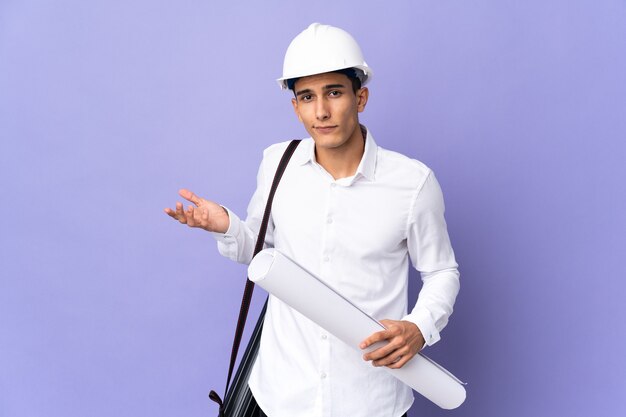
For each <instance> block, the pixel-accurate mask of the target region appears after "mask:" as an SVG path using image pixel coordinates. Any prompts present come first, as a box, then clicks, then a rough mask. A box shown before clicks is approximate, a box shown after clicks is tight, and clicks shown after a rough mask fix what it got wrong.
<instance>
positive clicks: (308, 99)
mask: <svg viewBox="0 0 626 417" xmlns="http://www.w3.org/2000/svg"><path fill="white" fill-rule="evenodd" d="M294 91H295V94H296V98H294V99H292V104H293V108H294V110H295V112H296V115H297V116H298V119H299V120H300V121H301V122H302V123H303V124H304V127H305V129H306V130H307V132H309V134H310V135H311V137H312V138H313V140H314V141H315V146H316V148H317V149H318V150H320V148H322V149H328V150H338V149H342V148H346V147H350V146H351V145H353V144H354V143H355V141H357V140H362V135H361V131H360V127H359V118H358V113H360V112H362V111H363V110H365V105H366V104H367V98H368V94H369V92H368V90H367V88H361V89H360V90H358V91H357V92H356V94H355V93H354V92H353V90H352V83H351V82H350V79H349V78H348V77H347V76H346V75H345V74H338V73H333V72H329V73H324V74H317V75H311V76H309V77H303V78H300V79H299V80H298V81H296V83H295V86H294Z"/></svg>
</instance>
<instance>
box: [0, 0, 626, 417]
mask: <svg viewBox="0 0 626 417" xmlns="http://www.w3.org/2000/svg"><path fill="white" fill-rule="evenodd" d="M313 21H322V22H324V23H330V24H334V25H337V26H341V27H344V28H345V29H347V30H348V31H350V32H351V33H352V34H353V35H354V36H355V37H356V38H357V40H358V41H359V42H360V43H361V45H362V47H363V50H364V52H365V54H366V57H367V60H368V63H369V64H370V65H371V66H372V67H373V68H374V70H375V71H376V76H375V78H374V80H373V82H372V84H371V97H370V103H369V105H368V108H367V110H366V112H365V113H364V114H363V116H362V119H361V120H362V122H363V123H365V124H366V125H367V126H368V127H369V128H370V129H371V130H372V132H373V134H374V136H375V137H376V140H377V141H378V142H379V144H380V145H382V146H384V147H386V148H390V149H394V150H397V151H400V152H403V153H405V154H408V155H410V156H412V157H414V158H417V159H420V160H422V161H423V162H425V163H427V164H428V165H430V166H431V167H432V168H433V169H434V170H435V172H436V173H437V176H438V179H439V181H440V182H441V184H442V187H443V189H444V193H445V197H446V203H447V209H448V210H447V219H448V224H449V229H450V234H451V237H452V239H453V244H454V247H455V251H456V253H457V256H458V260H459V263H460V265H461V266H460V268H461V273H462V289H461V294H460V297H459V299H458V303H457V307H456V311H455V314H454V315H453V316H452V320H451V322H450V324H449V326H448V327H447V328H446V330H445V331H444V333H443V339H442V341H441V342H440V343H439V344H437V345H435V346H434V347H433V348H429V349H428V353H429V354H430V355H431V356H432V357H433V358H435V359H436V360H438V361H440V362H441V363H442V364H444V365H445V366H446V367H447V368H449V369H450V370H451V371H452V372H454V373H455V374H456V375H458V376H459V377H460V378H461V379H463V380H466V381H468V382H469V385H468V386H467V389H468V399H467V401H466V403H465V404H464V405H463V406H462V407H461V408H460V409H458V410H455V411H451V412H446V411H443V410H440V409H438V408H437V407H436V406H434V405H432V404H430V403H429V402H428V401H426V400H424V399H423V398H422V397H420V396H417V398H416V402H415V406H414V407H413V410H412V412H411V415H412V416H418V415H420V416H443V415H456V416H480V417H491V416H493V417H496V416H498V417H499V416H509V417H516V416H529V415H533V416H554V415H567V416H590V415H593V416H615V415H620V414H621V413H624V411H625V410H626V406H624V404H623V400H624V398H623V397H624V394H625V393H626V360H624V352H625V351H626V335H625V331H624V329H625V326H624V319H625V318H626V307H624V302H623V298H624V296H625V293H626V285H625V284H624V276H625V275H624V262H623V259H624V255H623V252H624V249H625V248H626V238H625V237H624V232H625V231H626V191H625V189H626V187H625V185H624V179H625V178H626V168H625V165H626V164H624V162H623V159H624V156H625V154H626V146H625V145H624V140H625V139H626V3H625V2H624V1H617V0H606V1H599V0H587V1H576V0H555V1H541V0H532V1H509V0H506V1H503V0H483V1H434V0H433V1H402V2H388V3H383V2H380V1H358V2H351V3H349V4H348V3H347V2H336V1H316V2H294V1H268V0H266V1H263V2H248V3H246V4H240V3H238V2H217V1H215V2H212V1H206V0H205V1H198V0H186V1H177V2H174V1H163V0H159V1H148V0H134V1H78V0H57V1H27V0H21V1H18V0H3V1H2V2H1V3H0V137H1V142H0V181H1V184H0V185H1V190H2V207H3V215H2V216H1V218H0V276H1V281H0V416H2V417H32V416H46V417H57V416H58V417H61V416H77V417H78V416H92V417H98V416H117V417H125V416H128V417H131V416H132V417H135V416H151V417H160V416H164V417H165V416H182V415H184V416H207V415H216V414H217V409H216V407H215V406H214V404H213V403H212V402H210V401H209V400H208V398H207V393H208V390H209V389H211V388H214V389H216V390H218V391H219V392H220V393H221V392H222V390H223V384H224V381H225V373H226V367H227V360H228V355H229V351H230V347H229V346H230V343H231V337H232V332H233V329H234V325H235V318H236V314H237V312H238V303H239V300H240V294H241V291H242V289H243V279H244V275H245V268H244V267H243V266H241V265H237V264H234V263H232V262H230V261H228V260H226V259H223V258H222V257H220V255H219V254H218V253H217V250H216V249H215V244H214V242H213V239H212V238H211V237H210V236H209V235H208V234H206V233H203V232H201V231H198V230H187V229H186V228H183V227H181V226H179V225H178V224H176V223H175V222H173V221H171V220H170V219H169V218H168V217H167V216H166V215H165V214H164V213H163V212H162V210H163V208H164V207H166V206H172V205H173V204H174V202H175V201H176V200H177V194H176V192H177V190H178V189H179V188H181V187H188V188H190V189H192V190H194V191H196V192H197V193H199V194H201V195H204V196H207V197H210V198H212V199H214V200H216V201H219V202H220V203H222V204H225V205H227V206H229V207H231V208H232V209H233V210H235V211H236V212H238V213H240V214H241V215H244V214H245V207H246V205H247V201H248V198H249V197H250V195H251V193H252V191H253V189H254V186H255V174H256V170H257V166H258V162H259V161H260V158H261V151H262V149H263V148H265V147H266V146H268V145H269V144H271V143H274V142H277V141H282V140H287V139H290V138H293V137H302V136H304V135H306V132H305V131H304V129H303V128H302V127H301V126H300V125H299V123H298V122H297V119H296V117H295V116H294V115H293V114H292V110H291V104H290V103H289V98H290V97H289V94H288V93H283V92H281V91H280V90H279V89H278V87H277V85H276V83H275V82H274V79H275V78H277V77H278V76H279V75H280V72H281V68H282V58H283V54H284V51H285V49H286V47H287V45H288V43H289V41H290V40H291V38H292V37H293V36H295V35H296V34H297V33H298V32H299V31H301V30H302V29H304V28H305V27H306V26H307V25H308V24H309V23H311V22H313ZM412 277H413V278H414V279H415V280H417V276H416V274H414V273H413V274H412ZM417 290H418V285H417V284H415V285H414V286H413V288H412V294H413V296H414V295H415V293H416V291H417ZM263 298H264V295H263V294H262V292H261V291H258V292H257V293H256V295H255V306H254V309H253V312H252V313H253V315H256V312H257V311H258V308H259V304H260V303H261V302H262V300H263Z"/></svg>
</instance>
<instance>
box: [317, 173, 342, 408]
mask: <svg viewBox="0 0 626 417" xmlns="http://www.w3.org/2000/svg"><path fill="white" fill-rule="evenodd" d="M338 188H339V187H338V186H337V184H336V183H335V182H334V181H333V182H330V183H329V184H328V198H327V199H326V207H325V212H324V224H323V227H324V231H323V234H322V235H323V238H322V247H321V254H320V255H321V268H320V271H321V278H322V280H324V281H326V282H328V279H329V277H330V273H331V269H332V265H333V262H335V261H336V260H335V259H334V257H333V255H334V247H335V242H336V239H335V228H334V218H333V216H334V213H335V212H336V209H335V206H336V201H337V198H336V194H337V190H338ZM319 340H320V344H321V349H320V350H319V352H320V362H319V363H320V369H319V373H320V384H321V392H322V404H321V405H322V410H321V411H322V413H321V414H322V416H324V417H330V415H331V402H332V395H331V391H332V389H331V388H332V387H331V383H332V381H333V375H331V374H330V369H331V367H330V360H331V349H332V346H331V338H330V337H329V335H328V333H327V332H326V330H324V329H322V328H320V334H319Z"/></svg>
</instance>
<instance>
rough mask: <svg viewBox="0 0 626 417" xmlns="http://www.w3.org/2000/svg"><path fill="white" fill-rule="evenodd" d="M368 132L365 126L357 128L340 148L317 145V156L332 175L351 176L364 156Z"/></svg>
mask: <svg viewBox="0 0 626 417" xmlns="http://www.w3.org/2000/svg"><path fill="white" fill-rule="evenodd" d="M366 135H367V133H366V130H365V128H364V127H363V126H359V127H357V129H355V131H354V133H353V135H352V137H351V138H350V140H349V141H348V143H346V144H345V146H341V147H339V148H322V147H317V146H316V147H315V158H316V159H317V163H318V164H320V165H321V166H322V167H323V168H324V169H325V170H326V171H327V172H328V173H329V174H330V175H332V177H333V178H334V179H336V180H338V179H340V178H346V177H351V176H353V175H354V174H356V170H357V168H358V167H359V164H360V163H361V159H362V158H363V152H364V151H365V137H366Z"/></svg>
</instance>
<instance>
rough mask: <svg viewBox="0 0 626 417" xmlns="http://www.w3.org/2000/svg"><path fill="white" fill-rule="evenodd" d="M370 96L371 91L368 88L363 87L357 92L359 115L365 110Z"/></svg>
mask: <svg viewBox="0 0 626 417" xmlns="http://www.w3.org/2000/svg"><path fill="white" fill-rule="evenodd" d="M369 96H370V90H369V89H368V88H367V87H362V88H360V89H359V90H358V91H357V92H356V108H357V111H358V112H359V113H362V112H363V110H365V106H366V105H367V100H368V98H369Z"/></svg>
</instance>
